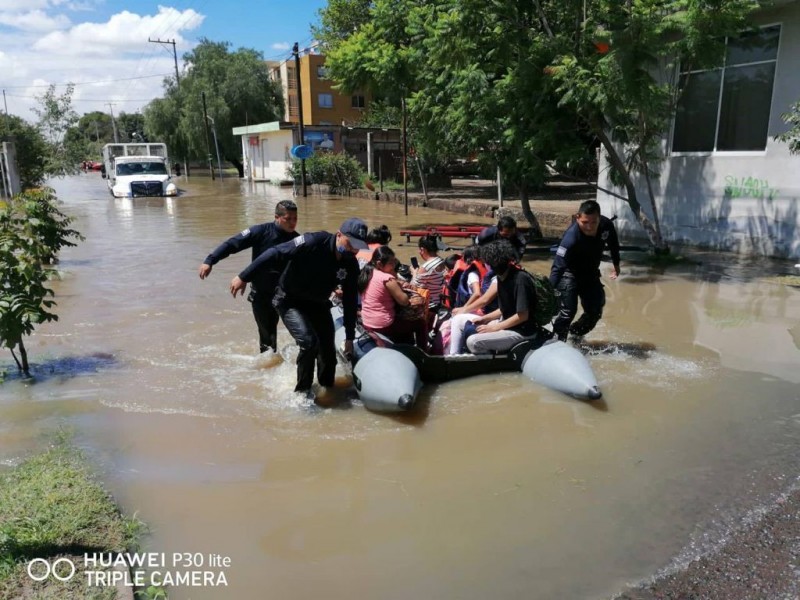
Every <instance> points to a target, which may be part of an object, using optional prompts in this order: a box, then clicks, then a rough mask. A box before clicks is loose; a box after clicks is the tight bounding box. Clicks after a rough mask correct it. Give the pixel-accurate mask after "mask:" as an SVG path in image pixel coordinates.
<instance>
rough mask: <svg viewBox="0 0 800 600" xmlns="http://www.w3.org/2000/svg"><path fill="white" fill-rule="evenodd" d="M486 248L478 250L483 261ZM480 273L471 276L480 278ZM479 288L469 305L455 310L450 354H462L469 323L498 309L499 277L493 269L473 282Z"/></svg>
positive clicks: (476, 272)
mask: <svg viewBox="0 0 800 600" xmlns="http://www.w3.org/2000/svg"><path fill="white" fill-rule="evenodd" d="M485 248H486V246H482V247H479V248H478V258H479V259H481V260H482V258H483V257H482V254H483V253H485ZM478 273H479V272H478V271H477V270H476V271H474V272H473V273H471V274H470V275H473V276H474V277H475V278H478ZM475 285H477V286H479V289H478V290H477V291H476V293H473V294H472V295H471V296H470V297H469V300H467V303H466V304H464V305H463V306H459V307H456V308H454V309H453V310H452V311H451V313H452V318H451V319H450V345H449V349H448V354H450V355H453V354H461V353H463V352H464V351H465V348H464V345H463V344H464V329H465V328H466V327H467V324H468V323H471V322H473V321H475V320H476V319H477V318H478V317H480V316H481V315H484V314H486V313H490V312H492V311H493V310H495V309H496V308H497V277H496V276H495V274H494V272H493V271H492V269H488V270H487V271H485V272H484V273H483V276H482V277H480V279H478V280H477V281H475V280H473V286H475Z"/></svg>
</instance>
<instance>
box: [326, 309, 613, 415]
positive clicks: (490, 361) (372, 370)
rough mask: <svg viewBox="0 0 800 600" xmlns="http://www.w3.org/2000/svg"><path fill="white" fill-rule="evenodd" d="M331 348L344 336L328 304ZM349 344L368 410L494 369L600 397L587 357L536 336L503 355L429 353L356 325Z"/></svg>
mask: <svg viewBox="0 0 800 600" xmlns="http://www.w3.org/2000/svg"><path fill="white" fill-rule="evenodd" d="M331 314H332V316H333V320H334V325H335V328H336V347H337V348H341V347H342V345H343V343H344V339H345V332H344V318H343V315H342V309H341V307H340V306H334V307H332V308H331ZM357 334H358V337H357V339H356V340H355V342H354V344H353V353H354V356H352V357H348V358H349V359H350V360H351V361H352V362H353V364H354V366H353V383H354V385H355V387H356V390H357V392H358V396H359V398H360V399H361V401H362V402H363V403H364V406H366V407H367V408H368V409H369V410H373V411H376V412H402V411H406V410H408V409H410V408H411V407H412V406H413V405H414V402H415V401H416V399H417V394H418V393H419V391H420V389H421V388H422V385H423V383H440V382H444V381H453V380H456V379H463V378H464V377H472V376H473V375H483V374H487V373H499V372H522V373H523V374H524V375H525V376H527V377H528V378H529V379H531V380H532V381H535V382H536V383H538V384H540V385H543V386H544V387H547V388H550V389H553V390H556V391H558V392H562V393H564V394H567V395H569V396H572V397H574V398H581V399H587V400H596V399H597V398H600V397H601V396H602V393H601V392H600V388H599V387H598V385H597V380H596V379H595V376H594V373H593V372H592V368H591V367H590V366H589V362H588V361H587V360H586V357H585V356H584V355H583V354H582V353H581V352H580V351H579V350H577V349H575V348H573V347H572V346H570V345H568V344H565V343H564V342H559V341H558V340H544V339H541V338H538V337H536V336H534V337H532V338H529V339H525V340H523V341H520V342H519V343H518V344H516V345H515V346H514V347H513V348H511V349H510V350H509V351H508V352H507V353H505V354H485V355H480V354H459V355H456V356H431V355H429V354H426V353H425V352H423V351H422V350H420V349H419V348H417V347H416V346H408V345H402V344H395V345H392V344H391V342H389V343H388V345H386V346H379V345H378V343H377V342H376V340H375V339H373V337H371V336H370V335H369V334H367V333H366V332H364V331H363V330H362V329H361V328H358V330H357Z"/></svg>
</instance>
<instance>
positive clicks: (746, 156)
mask: <svg viewBox="0 0 800 600" xmlns="http://www.w3.org/2000/svg"><path fill="white" fill-rule="evenodd" d="M775 23H780V24H781V38H780V45H779V49H778V60H777V65H776V73H775V86H774V91H773V96H772V106H771V111H770V120H769V132H768V141H767V147H766V150H765V151H763V152H715V153H708V154H703V155H697V154H693V155H683V156H680V155H677V156H669V154H667V158H666V160H664V162H663V164H662V165H661V167H660V169H659V170H660V176H659V177H658V178H654V179H653V180H652V184H653V192H654V195H655V197H656V206H657V208H658V213H659V218H660V219H661V225H662V232H663V233H664V235H665V237H666V238H667V240H669V241H671V242H674V243H688V244H695V245H699V246H703V247H710V248H715V249H720V250H727V251H733V252H741V253H748V254H759V255H764V256H776V257H787V258H794V259H796V258H800V155H791V154H790V153H789V150H788V147H787V145H786V144H783V143H780V142H776V141H774V136H776V135H778V134H780V133H782V132H784V131H786V129H787V126H786V125H785V124H784V122H783V120H782V119H781V114H783V113H785V112H787V111H788V110H789V107H790V106H791V104H792V103H794V102H796V101H797V100H799V99H800V69H798V66H800V3H798V2H793V3H790V4H789V5H787V6H784V7H782V8H776V9H773V10H770V11H768V12H767V11H765V12H763V13H761V14H760V15H759V16H758V18H757V19H756V21H755V23H754V24H758V25H767V24H775ZM741 118H743V119H745V118H747V115H742V117H741ZM664 147H665V149H668V142H666V141H665V143H664ZM608 172H609V170H608V162H607V160H606V156H605V153H601V159H600V174H599V177H598V185H599V187H601V188H606V189H612V190H613V191H615V192H617V193H619V194H621V195H623V196H624V195H625V192H624V189H620V188H615V187H614V186H613V184H611V182H610V181H609V178H608ZM636 190H637V196H638V200H639V203H640V204H641V205H642V207H643V208H644V209H645V213H646V214H647V215H648V216H650V217H652V209H651V208H650V207H651V203H650V197H649V195H648V190H647V185H646V183H645V182H644V180H643V179H641V178H640V179H638V180H636ZM597 200H598V202H599V203H600V205H601V207H602V210H603V214H605V215H609V216H610V215H613V214H616V215H617V216H618V220H617V228H618V229H619V230H620V232H621V233H622V235H623V236H625V237H628V238H644V237H645V234H644V230H643V229H642V227H641V225H640V224H639V222H638V220H637V219H636V218H635V216H634V215H633V212H632V211H631V210H630V208H629V207H628V204H627V203H626V202H625V201H623V200H620V199H618V198H615V197H614V196H612V195H610V194H607V193H604V192H598V195H597Z"/></svg>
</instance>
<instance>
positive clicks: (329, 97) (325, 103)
mask: <svg viewBox="0 0 800 600" xmlns="http://www.w3.org/2000/svg"><path fill="white" fill-rule="evenodd" d="M319 107H320V108H333V94H320V95H319Z"/></svg>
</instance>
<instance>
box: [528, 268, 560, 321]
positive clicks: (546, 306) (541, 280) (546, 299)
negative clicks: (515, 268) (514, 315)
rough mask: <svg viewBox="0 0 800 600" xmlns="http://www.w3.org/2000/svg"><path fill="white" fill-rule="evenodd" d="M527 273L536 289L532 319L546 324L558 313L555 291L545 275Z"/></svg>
mask: <svg viewBox="0 0 800 600" xmlns="http://www.w3.org/2000/svg"><path fill="white" fill-rule="evenodd" d="M528 275H530V276H531V279H533V287H534V289H535V290H536V310H535V311H534V313H533V320H534V321H536V323H537V325H540V326H544V325H547V324H548V323H550V321H552V320H553V317H555V316H556V313H558V308H559V306H558V297H557V296H556V291H555V289H554V288H553V286H552V285H551V284H550V279H549V278H548V277H546V276H545V275H539V274H538V273H528Z"/></svg>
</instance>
